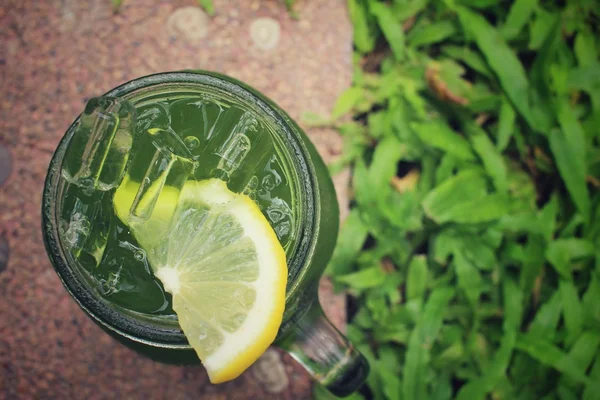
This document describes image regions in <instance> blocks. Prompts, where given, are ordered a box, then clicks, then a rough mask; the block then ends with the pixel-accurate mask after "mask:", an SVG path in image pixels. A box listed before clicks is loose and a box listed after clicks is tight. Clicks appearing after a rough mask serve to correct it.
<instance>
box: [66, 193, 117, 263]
mask: <svg viewBox="0 0 600 400" xmlns="http://www.w3.org/2000/svg"><path fill="white" fill-rule="evenodd" d="M98 193H100V196H93V197H86V196H85V195H83V194H82V193H79V191H78V190H77V188H76V187H74V186H71V187H69V188H67V195H68V196H69V198H68V199H67V201H68V202H69V204H68V206H67V207H68V208H67V209H68V212H65V213H63V217H62V219H63V225H62V229H61V233H62V238H63V241H64V243H65V244H66V246H67V248H68V249H69V250H70V252H71V254H72V255H73V256H74V257H75V258H78V259H82V258H83V257H86V260H85V261H86V262H90V261H91V262H93V265H94V266H97V265H98V264H99V263H100V260H102V256H103V254H104V250H105V249H106V244H107V242H108V235H109V232H110V220H111V213H112V209H111V206H110V204H111V203H110V202H109V201H106V199H105V196H107V194H106V192H98Z"/></svg>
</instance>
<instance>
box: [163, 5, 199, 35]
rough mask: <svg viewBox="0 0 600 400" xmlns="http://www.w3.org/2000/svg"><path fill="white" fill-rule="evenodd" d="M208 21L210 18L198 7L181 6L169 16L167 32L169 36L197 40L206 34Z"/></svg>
mask: <svg viewBox="0 0 600 400" xmlns="http://www.w3.org/2000/svg"><path fill="white" fill-rule="evenodd" d="M209 22H210V18H209V17H208V15H206V13H205V12H204V11H202V10H201V9H200V8H199V7H192V6H190V7H181V8H178V9H177V10H175V11H174V12H173V14H171V16H170V17H169V20H168V21H167V32H168V33H169V35H170V36H174V37H177V38H183V39H185V40H188V41H190V42H197V41H200V40H201V39H202V38H204V37H205V36H206V35H207V34H208V24H209Z"/></svg>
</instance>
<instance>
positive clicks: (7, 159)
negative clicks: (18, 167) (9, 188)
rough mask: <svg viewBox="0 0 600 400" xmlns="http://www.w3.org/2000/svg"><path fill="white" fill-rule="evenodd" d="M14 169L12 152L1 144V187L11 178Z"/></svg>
mask: <svg viewBox="0 0 600 400" xmlns="http://www.w3.org/2000/svg"><path fill="white" fill-rule="evenodd" d="M11 169H12V157H11V156H10V150H8V148H6V147H4V146H3V145H2V144H0V186H1V185H2V184H3V183H4V182H5V181H6V180H7V179H8V177H9V176H10V171H11Z"/></svg>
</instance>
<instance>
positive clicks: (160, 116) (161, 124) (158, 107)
mask: <svg viewBox="0 0 600 400" xmlns="http://www.w3.org/2000/svg"><path fill="white" fill-rule="evenodd" d="M170 124H171V116H170V114H169V112H168V111H167V106H166V105H164V104H162V103H152V104H148V105H145V106H142V107H139V108H138V110H137V121H136V124H135V127H136V130H137V132H143V131H145V130H147V129H149V128H162V129H167V128H168V127H169V126H170Z"/></svg>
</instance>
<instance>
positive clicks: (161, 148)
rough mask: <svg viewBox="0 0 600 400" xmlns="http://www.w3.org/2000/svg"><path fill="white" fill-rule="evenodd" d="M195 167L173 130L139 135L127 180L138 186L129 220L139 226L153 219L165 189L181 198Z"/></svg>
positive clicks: (160, 130) (154, 129) (152, 129)
mask: <svg viewBox="0 0 600 400" xmlns="http://www.w3.org/2000/svg"><path fill="white" fill-rule="evenodd" d="M195 165H196V163H195V161H194V160H193V156H192V155H191V153H190V151H189V150H188V148H187V147H186V145H185V143H184V142H183V141H182V140H181V138H180V137H179V136H177V135H176V134H175V133H174V132H173V131H172V130H171V129H161V128H150V129H148V130H147V131H146V132H142V133H140V134H139V135H138V137H137V142H136V149H135V153H134V156H133V158H132V160H131V167H130V169H129V171H130V173H129V176H127V177H126V179H130V180H132V181H134V182H139V188H138V190H137V193H136V195H135V197H134V199H133V202H132V204H131V208H130V217H131V218H134V219H135V220H136V221H137V222H140V221H144V220H147V219H148V218H150V216H151V215H152V213H153V211H154V207H155V206H156V202H157V201H158V198H159V196H160V195H161V193H162V191H163V189H164V188H165V186H169V187H171V188H174V189H175V192H174V193H176V194H177V196H178V195H179V193H180V192H181V189H182V188H183V185H184V183H185V181H186V180H187V179H188V177H189V176H190V174H191V173H193V171H194V168H195ZM135 174H137V175H135ZM176 200H177V199H176V198H172V199H171V201H172V202H176Z"/></svg>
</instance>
